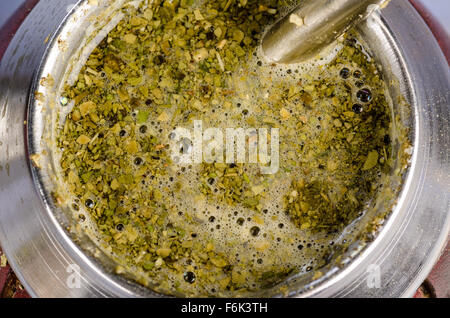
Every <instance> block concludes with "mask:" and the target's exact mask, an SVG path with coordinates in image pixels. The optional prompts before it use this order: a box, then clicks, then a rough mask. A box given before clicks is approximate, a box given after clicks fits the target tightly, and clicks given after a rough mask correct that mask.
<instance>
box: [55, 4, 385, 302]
mask: <svg viewBox="0 0 450 318" xmlns="http://www.w3.org/2000/svg"><path fill="white" fill-rule="evenodd" d="M146 3H147V1H144V2H143V4H141V6H140V7H139V8H138V9H137V10H136V11H134V10H132V9H130V8H128V9H124V10H123V11H124V13H126V18H125V19H123V20H122V21H121V22H120V23H119V24H118V25H117V27H116V28H114V29H113V30H112V31H111V32H110V33H109V34H108V36H107V37H106V38H105V39H104V40H103V41H102V42H101V44H100V45H99V46H98V47H97V48H96V49H95V50H94V51H93V52H92V54H91V56H90V57H89V59H88V61H87V62H86V65H85V66H84V67H83V69H82V70H81V72H80V74H79V76H78V80H77V82H76V83H75V85H74V86H72V87H67V88H66V89H65V92H64V94H63V96H65V98H67V101H66V100H65V99H64V100H63V99H62V100H61V105H62V106H64V107H67V106H66V105H67V104H68V101H69V100H70V101H72V102H73V103H74V107H73V109H72V110H71V112H70V114H69V115H68V116H67V118H66V120H65V123H64V125H63V127H62V128H61V130H60V132H59V138H58V143H59V147H60V148H61V150H62V158H61V161H60V164H61V168H62V170H63V172H64V178H65V181H66V183H67V185H68V189H69V191H70V193H71V194H72V195H73V197H74V201H75V200H77V201H76V202H80V209H81V205H83V204H82V203H84V206H85V207H86V209H85V210H86V215H89V216H90V218H91V219H92V220H93V221H94V223H95V224H96V226H97V228H98V231H99V232H100V233H101V235H102V238H103V240H104V243H105V245H106V246H107V249H108V251H109V252H110V253H111V254H112V255H114V257H115V259H117V260H120V265H119V266H118V268H117V272H118V273H123V272H124V271H125V270H126V269H130V270H132V271H136V272H139V273H140V274H139V275H140V277H142V278H140V279H139V282H140V283H142V284H144V285H151V286H156V287H155V289H156V290H157V291H160V292H164V293H168V294H172V295H180V294H181V295H187V296H198V295H200V296H227V295H236V294H245V293H246V292H249V291H254V290H258V289H261V288H270V287H272V286H275V285H276V284H278V283H280V282H281V281H283V280H284V279H285V278H286V277H287V276H288V275H290V274H292V273H297V272H301V271H303V272H305V271H306V268H308V269H309V270H311V266H310V265H307V264H306V263H307V262H306V259H308V257H312V256H311V255H314V257H318V258H320V257H323V255H320V253H319V252H318V251H319V250H318V249H317V251H316V250H313V248H312V243H306V241H305V235H309V234H308V233H318V232H328V231H333V230H338V229H341V228H342V227H343V226H345V225H348V224H349V223H350V222H351V221H352V220H354V218H355V217H356V216H357V215H358V213H360V212H361V210H362V209H363V208H364V206H365V204H366V202H367V201H368V200H370V198H371V197H372V196H374V195H375V194H376V188H377V181H378V180H379V174H380V173H381V172H383V171H385V170H388V169H389V165H390V160H391V159H390V156H391V153H390V148H389V147H388V145H387V144H386V142H385V140H386V137H385V136H389V128H388V127H389V123H390V120H391V119H390V118H389V115H388V114H389V113H388V106H387V102H386V98H385V96H384V86H383V83H382V81H381V79H380V77H379V76H378V72H377V69H376V67H375V65H374V63H373V61H371V60H370V59H369V58H368V57H367V56H366V55H365V54H363V51H362V49H361V47H359V46H358V45H357V44H355V43H356V42H355V41H346V42H345V43H346V44H345V45H344V46H343V48H342V49H341V50H340V51H339V52H338V54H337V56H336V57H335V58H334V60H333V61H332V62H331V63H328V64H326V65H322V66H316V67H315V68H314V71H311V72H306V71H304V70H302V67H301V66H299V67H296V66H293V67H292V68H289V69H288V70H284V71H283V72H281V71H280V69H279V68H278V66H275V65H268V64H267V63H266V62H265V61H264V60H263V59H262V58H261V56H260V55H259V51H258V49H257V45H258V43H259V40H260V38H261V35H262V33H263V31H264V29H265V28H266V27H267V26H268V25H270V23H272V22H274V21H275V20H276V19H277V18H279V13H280V11H281V10H282V9H283V8H285V5H287V4H290V3H292V1H289V2H288V1H263V2H261V1H250V0H248V1H247V0H245V1H244V0H240V1H232V0H223V1H209V2H206V3H204V2H202V3H199V2H197V1H188V0H181V1H173V0H172V1H167V0H166V1H154V2H152V3H151V4H148V5H147V4H146ZM349 38H350V36H349ZM344 70H345V71H344ZM356 72H358V78H359V79H360V80H361V81H364V85H365V89H367V90H368V89H369V88H370V98H369V97H368V94H366V93H364V92H366V91H363V90H362V89H360V88H358V87H355V86H354V84H353V82H352V81H354V79H353V78H351V74H353V75H354V76H356V75H355V74H356ZM281 73H282V74H281ZM361 92H363V93H364V94H363V93H361ZM66 102H67V103H66ZM358 103H363V106H361V107H357V109H355V105H359V104H358ZM194 120H202V121H203V125H204V126H205V127H218V128H226V127H242V128H252V127H257V128H280V134H281V135H280V140H281V144H280V155H281V158H280V165H281V168H280V171H279V172H278V173H277V174H276V175H273V176H266V175H261V174H260V171H259V169H258V167H257V166H256V165H246V164H221V163H214V164H206V163H205V164H201V165H192V166H187V167H184V166H183V167H181V166H178V165H177V164H176V163H174V162H172V160H171V156H170V155H171V154H170V149H169V143H170V140H171V139H173V136H171V132H172V130H173V128H174V127H186V128H190V127H192V124H193V121H194ZM251 138H252V136H250V137H249V141H250V142H252V139H251ZM190 147H192V145H191V143H190V141H187V142H186V143H185V144H184V145H183V147H182V149H181V151H183V152H189V151H190ZM83 208H84V207H83ZM280 224H283V226H280ZM300 246H302V248H299V247H300ZM303 246H311V248H303ZM299 253H300V254H299Z"/></svg>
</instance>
